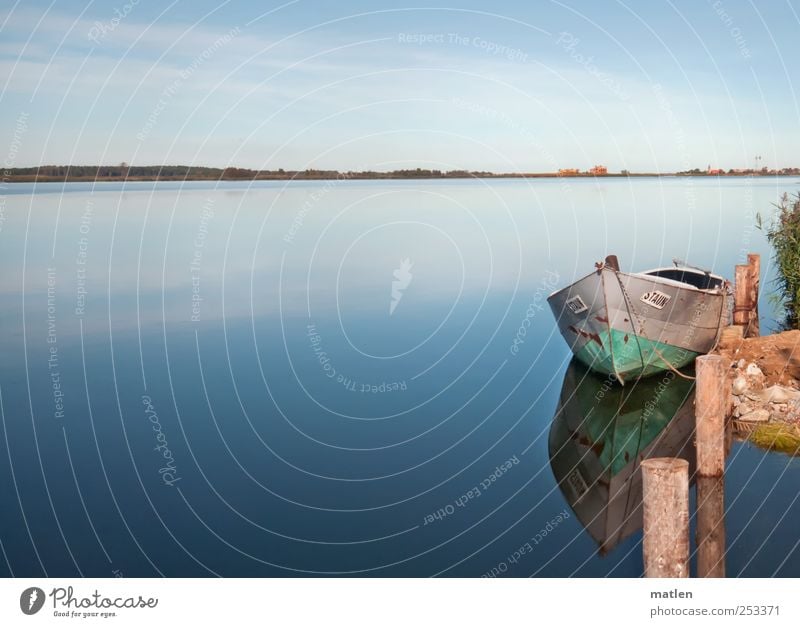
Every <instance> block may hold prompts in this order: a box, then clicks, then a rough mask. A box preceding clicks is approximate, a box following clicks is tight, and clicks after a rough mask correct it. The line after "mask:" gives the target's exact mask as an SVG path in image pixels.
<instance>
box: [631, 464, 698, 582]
mask: <svg viewBox="0 0 800 627" xmlns="http://www.w3.org/2000/svg"><path fill="white" fill-rule="evenodd" d="M642 489H643V497H644V503H643V517H644V538H643V543H642V547H643V554H644V576H645V577H688V576H689V462H688V461H686V460H685V459H676V458H672V457H656V458H653V459H646V460H644V461H643V462H642Z"/></svg>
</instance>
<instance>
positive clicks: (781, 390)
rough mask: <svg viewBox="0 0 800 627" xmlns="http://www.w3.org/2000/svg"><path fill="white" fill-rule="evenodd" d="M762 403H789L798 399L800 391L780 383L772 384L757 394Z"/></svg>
mask: <svg viewBox="0 0 800 627" xmlns="http://www.w3.org/2000/svg"><path fill="white" fill-rule="evenodd" d="M757 397H758V399H759V400H761V401H762V402H764V403H790V402H792V401H795V400H798V399H800V392H798V391H797V390H793V389H791V388H785V387H783V386H781V385H772V386H770V387H768V388H767V389H765V390H762V391H761V392H759V393H758V394H757Z"/></svg>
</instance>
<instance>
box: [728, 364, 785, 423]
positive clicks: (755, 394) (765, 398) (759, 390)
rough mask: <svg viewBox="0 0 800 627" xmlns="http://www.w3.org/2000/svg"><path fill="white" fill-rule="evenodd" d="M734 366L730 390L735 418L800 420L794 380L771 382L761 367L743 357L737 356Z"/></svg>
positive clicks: (755, 421) (767, 420)
mask: <svg viewBox="0 0 800 627" xmlns="http://www.w3.org/2000/svg"><path fill="white" fill-rule="evenodd" d="M733 367H734V372H733V384H732V386H731V391H732V402H733V408H732V414H733V417H734V419H735V420H738V421H741V422H745V423H765V422H783V423H786V422H789V423H797V424H800V389H798V382H797V381H796V380H791V381H789V385H780V384H775V383H773V384H772V385H770V384H769V381H768V379H767V376H766V375H765V374H764V372H763V371H762V370H761V368H759V367H758V365H756V364H755V363H754V362H747V360H745V359H739V361H737V362H736V363H735V364H734V366H733Z"/></svg>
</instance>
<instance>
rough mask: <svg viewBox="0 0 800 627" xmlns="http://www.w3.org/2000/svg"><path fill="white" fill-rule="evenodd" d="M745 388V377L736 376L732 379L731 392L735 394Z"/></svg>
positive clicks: (742, 391) (742, 392)
mask: <svg viewBox="0 0 800 627" xmlns="http://www.w3.org/2000/svg"><path fill="white" fill-rule="evenodd" d="M745 390H747V379H745V378H744V377H736V378H735V379H734V380H733V393H734V394H736V395H740V394H744V392H745Z"/></svg>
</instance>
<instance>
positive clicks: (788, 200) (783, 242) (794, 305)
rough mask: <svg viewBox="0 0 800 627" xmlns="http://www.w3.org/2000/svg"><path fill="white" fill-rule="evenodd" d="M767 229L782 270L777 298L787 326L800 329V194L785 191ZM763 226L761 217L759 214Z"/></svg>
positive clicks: (779, 268) (759, 223)
mask: <svg viewBox="0 0 800 627" xmlns="http://www.w3.org/2000/svg"><path fill="white" fill-rule="evenodd" d="M776 207H777V208H778V213H777V216H776V218H775V220H774V221H773V223H772V225H771V226H769V228H768V229H767V231H766V234H767V240H769V243H770V244H772V248H773V250H774V251H775V263H776V265H777V269H778V279H777V284H778V289H777V294H776V295H775V298H776V301H777V302H778V304H779V305H781V306H782V307H783V309H784V313H785V320H784V323H783V324H784V327H785V328H787V329H797V328H800V194H796V195H794V196H790V195H788V194H784V195H783V197H782V198H781V200H780V202H779V203H778V204H777V205H776ZM757 219H758V226H759V227H760V226H761V219H760V216H758V217H757Z"/></svg>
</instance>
